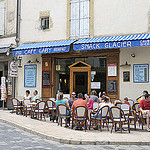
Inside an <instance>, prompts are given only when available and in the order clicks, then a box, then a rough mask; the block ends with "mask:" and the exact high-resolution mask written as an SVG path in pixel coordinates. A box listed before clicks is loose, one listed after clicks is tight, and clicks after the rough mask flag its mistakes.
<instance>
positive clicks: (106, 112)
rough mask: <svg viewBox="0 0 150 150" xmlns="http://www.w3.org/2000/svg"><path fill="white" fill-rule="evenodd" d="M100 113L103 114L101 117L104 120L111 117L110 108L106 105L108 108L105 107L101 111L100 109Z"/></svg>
mask: <svg viewBox="0 0 150 150" xmlns="http://www.w3.org/2000/svg"><path fill="white" fill-rule="evenodd" d="M100 112H101V117H102V118H104V117H107V116H108V115H109V106H108V105H106V106H103V107H102V108H101V109H100Z"/></svg>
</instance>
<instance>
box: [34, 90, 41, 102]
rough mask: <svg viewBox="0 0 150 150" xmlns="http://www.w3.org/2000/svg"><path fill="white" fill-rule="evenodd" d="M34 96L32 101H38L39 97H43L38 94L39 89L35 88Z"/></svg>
mask: <svg viewBox="0 0 150 150" xmlns="http://www.w3.org/2000/svg"><path fill="white" fill-rule="evenodd" d="M33 95H34V96H33V98H32V101H36V100H37V99H39V100H41V98H40V96H39V95H38V91H37V90H35V91H34V92H33Z"/></svg>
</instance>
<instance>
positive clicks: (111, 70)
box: [108, 64, 117, 77]
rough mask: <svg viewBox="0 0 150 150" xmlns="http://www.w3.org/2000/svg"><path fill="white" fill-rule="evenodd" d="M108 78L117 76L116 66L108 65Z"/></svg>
mask: <svg viewBox="0 0 150 150" xmlns="http://www.w3.org/2000/svg"><path fill="white" fill-rule="evenodd" d="M108 76H109V77H111V76H113V77H114V76H117V64H108Z"/></svg>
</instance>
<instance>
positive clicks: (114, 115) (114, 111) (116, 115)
mask: <svg viewBox="0 0 150 150" xmlns="http://www.w3.org/2000/svg"><path fill="white" fill-rule="evenodd" d="M110 111H111V119H120V118H121V117H122V111H121V108H119V107H117V106H112V107H111V108H110Z"/></svg>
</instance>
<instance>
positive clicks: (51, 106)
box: [46, 100, 56, 122]
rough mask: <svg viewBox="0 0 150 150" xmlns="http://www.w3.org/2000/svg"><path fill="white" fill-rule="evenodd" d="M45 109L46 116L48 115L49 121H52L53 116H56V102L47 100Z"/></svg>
mask: <svg viewBox="0 0 150 150" xmlns="http://www.w3.org/2000/svg"><path fill="white" fill-rule="evenodd" d="M46 109H47V110H48V113H47V116H49V117H50V121H51V120H53V122H54V117H55V116H56V104H55V102H54V101H52V100H47V101H46Z"/></svg>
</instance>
